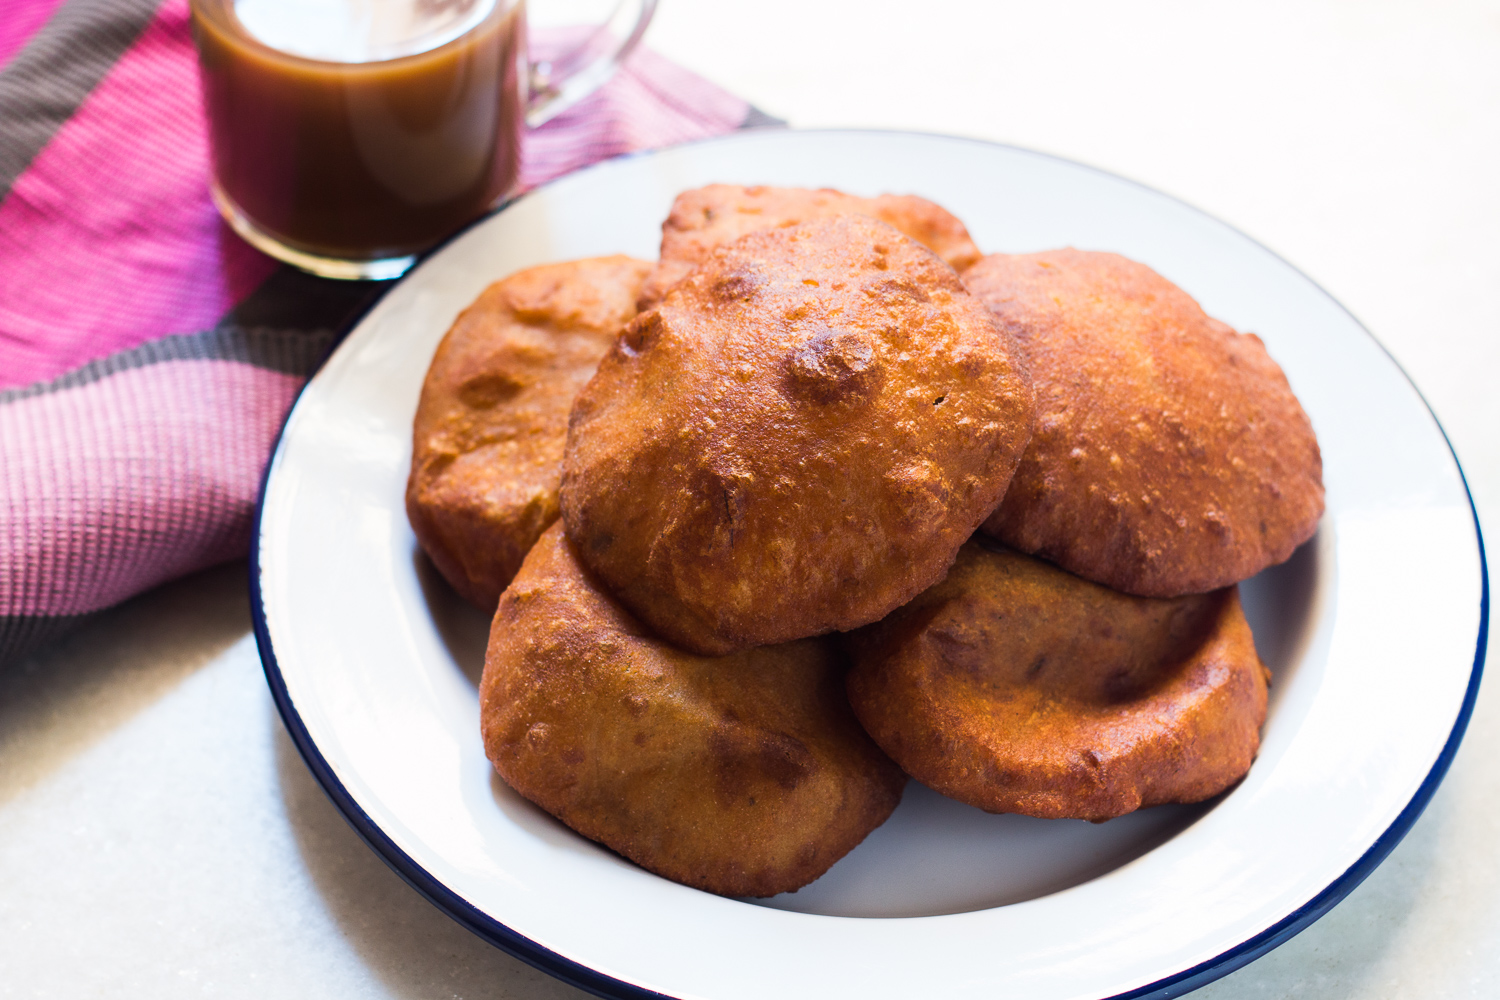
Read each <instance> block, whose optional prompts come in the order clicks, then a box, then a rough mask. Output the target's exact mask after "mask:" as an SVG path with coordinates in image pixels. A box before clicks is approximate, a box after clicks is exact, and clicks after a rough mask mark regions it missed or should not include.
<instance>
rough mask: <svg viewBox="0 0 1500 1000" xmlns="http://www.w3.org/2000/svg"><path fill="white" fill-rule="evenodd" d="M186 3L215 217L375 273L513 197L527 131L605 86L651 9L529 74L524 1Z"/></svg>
mask: <svg viewBox="0 0 1500 1000" xmlns="http://www.w3.org/2000/svg"><path fill="white" fill-rule="evenodd" d="M191 7H192V14H193V34H194V37H195V39H196V40H197V43H198V57H199V65H200V67H201V70H202V80H203V100H204V105H205V109H206V111H207V113H208V121H209V130H210V139H211V145H212V149H213V170H212V174H213V176H212V181H211V189H212V192H213V199H214V203H215V204H216V205H217V206H218V208H219V211H220V213H221V214H222V215H223V216H224V218H225V220H226V221H228V223H229V225H230V226H232V227H233V228H234V230H235V232H237V233H239V235H240V236H242V237H243V238H244V239H245V240H246V241H248V242H249V243H250V244H251V245H253V246H255V247H256V248H258V249H260V250H262V251H264V252H265V253H268V254H270V255H271V256H272V257H275V258H277V259H278V260H283V261H286V262H287V263H290V264H294V265H296V266H297V267H300V268H302V269H303V270H306V271H311V272H312V273H314V274H318V275H322V276H323V277H327V278H367V279H383V278H394V277H397V276H398V275H400V274H401V273H403V272H404V271H405V270H406V269H407V268H409V267H410V266H411V265H412V263H413V262H414V261H415V260H416V255H417V254H418V253H420V252H421V251H423V250H426V249H428V248H429V247H431V246H433V245H435V244H436V243H438V242H440V241H441V240H442V239H443V238H444V237H446V236H448V235H449V234H451V233H453V232H454V231H455V230H457V229H458V228H459V227H461V226H462V225H464V223H466V222H469V221H470V220H472V219H474V218H477V217H478V216H480V215H481V214H483V213H484V212H485V211H487V210H489V209H490V208H492V207H494V206H495V205H496V204H497V203H499V201H500V200H501V199H503V198H504V197H505V196H506V195H507V194H509V193H510V192H511V191H512V190H514V188H515V186H516V183H517V180H518V177H519V174H520V168H521V136H522V132H523V131H524V129H525V127H526V126H535V125H540V124H541V123H542V122H544V121H546V120H547V119H548V118H551V117H552V116H553V115H555V114H557V113H558V112H559V111H562V110H563V109H564V108H566V107H568V106H569V105H571V104H573V103H575V102H576V101H578V100H579V99H581V98H583V97H584V96H586V95H587V94H588V93H590V92H591V91H592V90H594V88H596V87H598V86H599V84H601V83H603V82H604V80H605V79H607V78H608V76H609V74H610V72H611V71H612V70H613V68H614V67H615V66H616V65H617V64H618V63H619V61H620V60H621V59H623V58H624V57H625V55H626V54H627V53H629V51H630V50H631V49H632V48H634V46H635V44H636V42H638V41H639V40H640V37H641V34H642V33H643V32H644V31H645V30H646V24H647V22H649V21H650V19H651V14H652V12H653V11H654V9H655V7H656V0H622V2H621V3H620V4H619V5H618V6H617V7H616V9H615V11H614V14H613V15H612V16H611V18H610V19H609V21H608V22H607V23H606V24H605V25H602V26H601V27H600V28H599V29H598V30H597V31H596V32H595V33H594V34H593V35H592V36H590V38H589V39H588V40H587V41H586V42H584V43H583V44H582V45H581V46H580V47H579V48H577V49H575V50H574V51H572V52H570V53H568V54H567V55H566V56H564V57H563V58H561V59H558V60H556V61H555V62H553V63H551V64H545V63H544V64H539V65H535V66H533V65H531V64H530V63H529V62H528V58H527V54H526V11H525V3H524V0H191ZM610 29H614V30H613V31H611V30H610Z"/></svg>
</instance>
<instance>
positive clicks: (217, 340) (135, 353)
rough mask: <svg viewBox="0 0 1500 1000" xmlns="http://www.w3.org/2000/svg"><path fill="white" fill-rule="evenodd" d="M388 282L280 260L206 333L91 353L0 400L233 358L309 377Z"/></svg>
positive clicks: (7, 391) (0, 396)
mask: <svg viewBox="0 0 1500 1000" xmlns="http://www.w3.org/2000/svg"><path fill="white" fill-rule="evenodd" d="M387 287H389V283H388V282H381V283H378V284H377V283H373V282H358V281H328V280H325V279H323V278H314V277H312V276H311V275H307V274H303V273H302V272H301V271H298V270H297V269H296V268H293V267H288V266H286V265H283V266H281V267H279V268H277V269H276V270H275V271H273V272H271V276H270V277H269V278H267V279H266V280H265V281H264V282H262V283H261V285H260V287H259V288H257V289H256V290H255V291H254V292H251V293H250V295H249V297H247V298H246V299H245V301H243V302H241V303H240V304H239V305H237V306H235V307H234V308H233V309H231V310H230V311H229V312H228V313H227V314H226V315H225V316H224V318H223V319H221V320H220V321H219V323H218V325H217V326H215V327H214V328H213V329H212V330H204V331H201V332H199V333H184V334H177V335H175V336H170V337H162V338H161V339H159V340H152V341H148V342H147V343H144V344H142V345H141V346H139V347H132V348H130V349H129V350H124V351H119V352H117V353H115V354H110V355H108V356H106V357H102V358H97V359H95V360H93V361H90V362H88V363H87V364H85V365H82V366H81V367H78V368H74V369H73V370H72V371H70V372H67V373H66V374H63V375H59V376H58V377H57V378H55V379H52V380H50V381H47V382H34V383H32V384H31V385H26V386H20V387H18V388H14V389H0V405H4V404H5V403H10V402H14V401H15V400H18V399H27V398H29V397H32V396H40V395H43V394H45V393H49V392H61V391H63V390H66V389H76V388H78V387H79V386H83V385H88V384H89V383H90V382H97V381H99V380H100V379H102V378H108V377H109V376H110V375H113V374H115V373H116V372H122V371H128V370H129V369H131V368H143V367H145V366H146V365H154V364H159V363H161V362H163V361H239V362H243V363H244V364H249V365H255V366H257V367H259V368H269V369H271V370H272V371H278V372H284V373H286V374H288V375H309V374H311V373H312V370H313V369H314V368H316V367H317V365H318V362H320V361H321V360H322V359H323V355H325V354H326V353H328V350H329V348H331V347H332V346H333V344H334V341H335V340H336V339H338V336H339V335H340V334H342V333H343V332H344V331H345V330H346V329H347V328H348V327H349V326H350V325H352V324H353V322H354V321H355V320H356V319H358V318H359V317H360V316H361V315H363V314H364V312H365V310H367V309H369V307H370V306H371V305H373V304H374V302H375V300H376V299H378V298H379V297H380V295H381V294H382V293H383V292H384V291H385V289H386V288H387Z"/></svg>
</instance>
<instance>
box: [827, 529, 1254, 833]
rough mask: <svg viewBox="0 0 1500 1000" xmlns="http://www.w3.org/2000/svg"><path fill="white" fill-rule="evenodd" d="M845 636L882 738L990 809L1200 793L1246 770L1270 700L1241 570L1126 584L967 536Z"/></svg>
mask: <svg viewBox="0 0 1500 1000" xmlns="http://www.w3.org/2000/svg"><path fill="white" fill-rule="evenodd" d="M846 641H847V643H848V646H849V647H850V649H851V651H852V652H853V654H854V661H855V665H854V667H853V669H852V670H851V671H850V673H849V678H848V688H849V699H850V702H851V703H852V704H853V705H854V710H855V714H856V715H858V716H859V720H860V722H861V723H863V724H864V727H865V729H866V730H867V731H868V732H869V733H870V735H872V736H873V737H874V738H875V742H876V743H879V744H880V746H881V747H882V748H883V749H884V750H885V751H886V752H887V753H889V754H890V755H891V756H892V757H893V758H894V759H895V761H896V762H897V763H898V764H900V765H901V766H902V767H903V768H905V769H906V771H907V772H908V773H909V774H911V775H912V776H913V777H915V778H917V779H918V780H920V781H922V782H925V783H926V784H928V785H930V786H932V787H933V788H936V789H937V790H938V791H940V792H942V793H944V794H945V795H949V796H951V797H953V798H955V799H958V800H960V801H962V802H967V803H969V804H970V805H974V806H978V807H979V808H981V809H986V810H989V811H990V812H1013V813H1024V814H1026V815H1028V816H1041V817H1044V818H1049V819H1060V818H1077V819H1091V820H1103V819H1108V818H1110V817H1113V816H1119V815H1122V814H1124V813H1127V812H1131V811H1132V810H1134V809H1137V808H1139V807H1141V806H1150V805H1157V804H1160V803H1163V802H1198V801H1201V800H1203V799H1206V798H1208V797H1210V796H1212V795H1215V794H1217V793H1219V792H1221V791H1223V790H1224V789H1225V788H1228V787H1229V786H1230V785H1232V784H1234V783H1235V782H1236V781H1238V780H1239V779H1240V777H1241V776H1242V775H1244V773H1245V772H1246V771H1247V770H1249V768H1250V763H1251V761H1252V760H1253V759H1254V757H1255V752H1256V749H1257V748H1258V747H1259V744H1260V725H1261V723H1262V722H1264V721H1265V716H1266V683H1267V680H1268V675H1267V671H1266V669H1265V668H1264V667H1263V666H1262V665H1261V663H1260V660H1259V658H1258V657H1257V656H1256V653H1255V644H1254V641H1253V640H1252V638H1251V635H1250V626H1249V625H1248V624H1247V623H1246V621H1245V616H1244V613H1243V612H1242V611H1241V610H1240V600H1239V589H1238V588H1237V587H1227V588H1225V589H1223V590H1219V591H1215V592H1214V593H1211V594H1197V595H1193V596H1189V597H1179V598H1175V599H1173V600H1155V599H1151V598H1144V597H1131V596H1129V595H1126V594H1120V593H1117V592H1115V591H1112V590H1109V589H1107V588H1104V587H1101V586H1098V585H1097V584H1093V583H1089V582H1087V581H1085V580H1081V579H1079V578H1078V577H1075V576H1072V575H1070V574H1068V573H1064V572H1063V571H1062V570H1059V569H1057V568H1056V567H1054V566H1050V565H1048V564H1047V563H1044V562H1041V561H1040V560H1037V559H1032V558H1030V557H1028V556H1023V555H1021V554H1019V553H1016V552H1011V551H990V550H987V549H985V548H981V547H980V546H979V545H978V544H976V543H974V542H971V543H970V544H968V545H966V546H964V549H963V551H962V552H961V553H960V554H959V557H958V560H957V561H956V562H955V563H954V565H953V569H952V571H951V572H950V573H949V574H948V578H947V579H946V580H944V581H943V582H942V583H940V584H938V585H937V586H936V587H933V588H932V589H931V590H929V591H927V592H926V593H924V594H922V595H921V596H920V597H918V598H917V599H916V600H915V601H913V602H912V603H910V604H908V605H906V606H905V607H903V608H901V609H900V610H899V611H897V612H896V613H895V614H893V615H891V616H890V617H889V618H886V619H885V620H884V621H881V622H879V623H877V624H875V625H871V626H869V627H868V628H866V629H863V630H861V631H860V632H857V633H854V634H853V635H851V636H848V637H847V638H846Z"/></svg>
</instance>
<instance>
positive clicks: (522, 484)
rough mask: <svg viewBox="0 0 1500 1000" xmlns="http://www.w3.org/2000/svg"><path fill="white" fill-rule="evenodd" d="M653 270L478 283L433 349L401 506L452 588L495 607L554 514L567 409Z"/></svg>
mask: <svg viewBox="0 0 1500 1000" xmlns="http://www.w3.org/2000/svg"><path fill="white" fill-rule="evenodd" d="M650 268H651V265H650V264H649V263H647V262H645V261H639V260H632V259H631V258H629V257H600V258H596V259H593V260H579V261H571V262H569V263H566V264H548V265H545V266H542V267H534V268H531V269H530V270H527V271H520V272H518V273H516V274H513V275H511V276H510V277H508V278H505V279H503V280H501V281H497V282H495V283H494V284H493V285H490V287H489V288H487V289H485V291H484V293H483V294H481V295H480V296H479V298H478V299H476V300H475V302H474V304H473V305H471V306H469V308H468V309H466V310H464V312H463V313H462V314H461V315H460V316H459V317H458V319H457V320H456V321H454V324H453V327H452V329H450V330H449V331H448V333H447V335H446V336H445V337H444V338H443V341H442V343H441V344H439V345H438V349H437V353H436V354H435V355H434V356H433V359H432V367H431V368H429V369H428V372H427V380H426V381H425V382H423V384H422V396H421V401H420V402H419V403H418V405H417V417H416V421H415V423H414V425H413V434H412V463H411V476H410V478H409V479H408V480H407V485H406V511H407V517H408V518H409V519H410V521H411V526H412V529H413V530H414V531H415V532H416V535H417V540H418V541H419V542H421V544H422V548H423V549H425V550H426V551H427V554H428V555H429V556H430V557H431V558H432V561H433V562H434V563H435V564H436V565H437V567H438V569H439V570H440V571H441V572H442V574H443V576H445V577H446V578H447V579H448V582H449V583H451V584H452V585H453V587H454V589H456V590H457V591H458V592H459V593H460V594H462V595H463V596H464V598H466V599H467V600H469V601H471V602H472V603H473V604H475V605H477V606H478V607H480V608H482V609H483V610H485V611H493V610H494V608H495V604H496V602H497V601H499V600H500V592H501V591H502V590H504V589H505V586H506V584H508V583H510V579H511V577H513V576H515V573H516V570H517V569H519V568H520V566H521V560H522V559H523V558H525V556H526V552H527V551H528V550H529V549H530V548H531V546H532V544H533V543H534V542H535V541H536V540H537V538H538V537H539V536H540V535H541V533H542V532H543V531H544V530H546V528H547V526H548V525H549V524H551V523H552V522H553V521H555V520H557V514H558V506H557V485H558V477H559V475H560V469H561V464H562V453H563V441H564V438H565V436H566V434H567V423H568V410H569V408H570V407H571V406H572V405H573V397H574V396H576V395H577V394H578V390H579V389H581V388H583V386H584V383H586V382H587V381H588V380H589V378H590V377H591V376H592V375H593V374H594V369H595V368H597V367H598V365H599V359H600V358H601V357H603V356H604V353H605V351H607V350H609V347H610V345H611V344H612V343H613V342H614V338H615V335H616V334H618V333H619V332H620V329H621V328H622V327H623V326H624V325H625V323H626V322H627V321H629V320H630V318H631V317H633V316H634V315H635V298H636V294H637V292H638V291H639V289H640V286H641V280H642V279H643V278H644V277H645V275H646V272H647V271H648V270H650Z"/></svg>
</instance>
